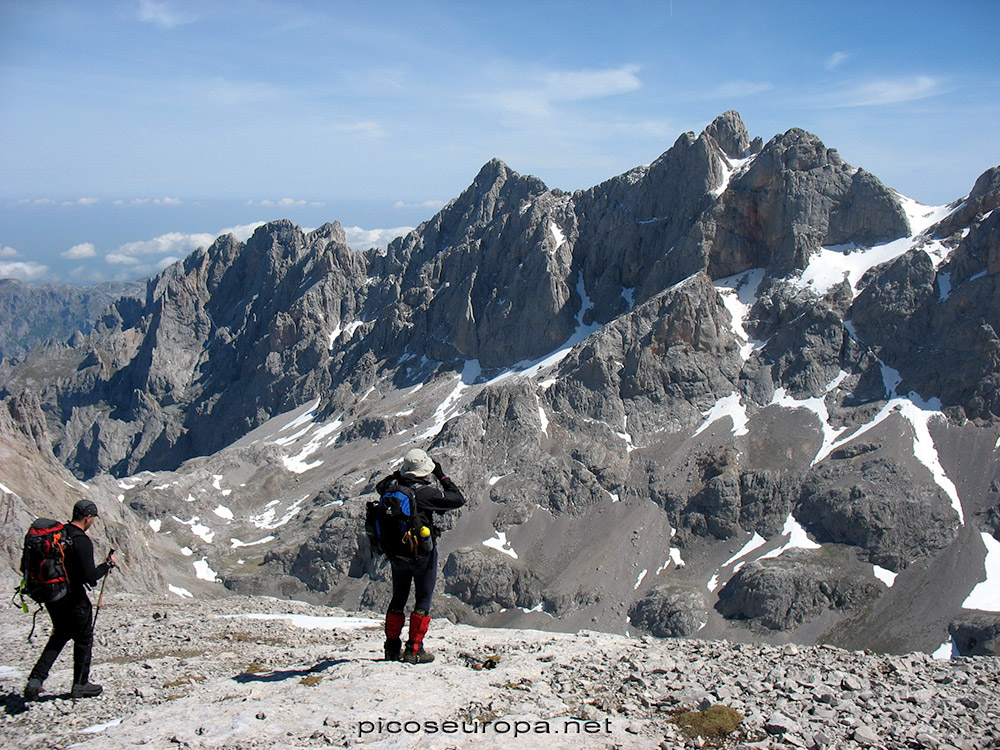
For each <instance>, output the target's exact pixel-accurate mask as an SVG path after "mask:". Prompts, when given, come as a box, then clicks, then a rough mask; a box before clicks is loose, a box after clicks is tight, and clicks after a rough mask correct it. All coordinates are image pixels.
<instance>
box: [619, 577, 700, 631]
mask: <svg viewBox="0 0 1000 750" xmlns="http://www.w3.org/2000/svg"><path fill="white" fill-rule="evenodd" d="M628 618H629V622H631V623H632V624H633V625H634V626H635V627H637V628H642V629H643V630H645V631H647V632H649V633H650V634H652V635H655V636H656V637H657V638H682V637H684V636H690V635H694V634H695V633H697V632H698V630H699V629H700V628H701V626H702V625H704V623H705V598H704V596H703V595H702V593H701V590H700V589H688V588H681V587H677V586H670V585H665V586H657V587H656V588H654V589H652V590H651V591H650V592H649V593H647V594H646V595H645V596H644V597H642V599H640V600H639V601H637V602H636V603H635V604H633V605H632V607H631V609H629V613H628Z"/></svg>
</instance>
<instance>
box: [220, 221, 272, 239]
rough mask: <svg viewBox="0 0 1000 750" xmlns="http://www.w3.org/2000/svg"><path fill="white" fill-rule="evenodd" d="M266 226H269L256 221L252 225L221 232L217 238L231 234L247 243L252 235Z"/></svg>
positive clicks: (264, 222)
mask: <svg viewBox="0 0 1000 750" xmlns="http://www.w3.org/2000/svg"><path fill="white" fill-rule="evenodd" d="M265 224H267V222H266V221H255V222H253V223H252V224H242V225H240V226H235V227H229V228H228V229H223V230H221V231H220V232H219V234H218V235H217V236H220V237H221V236H222V235H226V234H231V235H233V236H234V237H235V238H236V239H238V240H239V241H240V242H246V241H247V240H248V239H250V235H252V234H253V233H254V232H256V231H257V229H258V228H259V227H262V226H264V225H265Z"/></svg>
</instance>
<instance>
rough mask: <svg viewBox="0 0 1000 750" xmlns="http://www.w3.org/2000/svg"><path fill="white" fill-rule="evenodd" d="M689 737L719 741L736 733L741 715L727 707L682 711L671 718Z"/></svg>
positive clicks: (741, 718) (741, 719)
mask: <svg viewBox="0 0 1000 750" xmlns="http://www.w3.org/2000/svg"><path fill="white" fill-rule="evenodd" d="M670 721H672V722H673V723H674V724H677V725H678V726H679V727H680V728H681V729H683V730H684V733H685V734H686V735H688V736H689V737H705V738H706V739H714V740H721V739H722V738H724V737H728V736H729V735H730V734H732V733H733V732H735V731H736V729H737V728H738V727H739V725H740V723H741V722H742V721H743V714H741V713H740V712H739V711H736V710H734V709H732V708H729V706H718V705H716V706H709V707H708V708H706V709H705V710H704V711H684V712H683V713H679V714H677V715H676V716H675V717H674V718H672V719H671V720H670Z"/></svg>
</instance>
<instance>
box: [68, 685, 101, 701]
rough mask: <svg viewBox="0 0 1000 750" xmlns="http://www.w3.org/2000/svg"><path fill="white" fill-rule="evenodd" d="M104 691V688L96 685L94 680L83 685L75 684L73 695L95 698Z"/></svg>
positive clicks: (75, 696)
mask: <svg viewBox="0 0 1000 750" xmlns="http://www.w3.org/2000/svg"><path fill="white" fill-rule="evenodd" d="M102 692H104V688H102V687H101V686H100V685H95V684H94V683H93V682H86V683H84V684H82V685H74V686H73V690H72V693H71V694H72V696H73V697H74V698H94V697H96V696H98V695H100V694H101V693H102Z"/></svg>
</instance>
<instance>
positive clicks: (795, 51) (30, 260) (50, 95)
mask: <svg viewBox="0 0 1000 750" xmlns="http://www.w3.org/2000/svg"><path fill="white" fill-rule="evenodd" d="M998 28H1000V3H998V2H995V1H994V0H981V1H979V2H971V1H966V2H963V1H962V0H954V1H952V2H947V3H944V2H933V3H932V2H923V1H922V0H910V1H909V2H872V1H871V0H868V1H867V2H819V1H817V2H811V1H810V2H804V1H800V2H792V1H778V0H771V1H767V0H762V1H759V2H750V1H749V0H746V1H743V2H737V1H736V0H698V1H695V0H672V2H671V0H663V1H661V2H629V1H628V0H620V1H619V2H613V3H612V2H586V1H580V2H569V1H560V2H546V1H545V0H534V1H533V2H521V1H520V0H505V2H503V3H490V4H486V3H479V2H444V1H443V0H427V1H425V2H422V1H421V0H408V1H407V2H392V1H390V0H383V1H379V0H369V1H368V2H337V1H331V2H318V1H309V0H239V1H238V2H236V1H230V0H214V1H213V2H207V1H206V2H189V1H184V0H94V1H93V2H86V3H82V2H69V1H58V0H32V1H30V2H29V1H27V0H21V1H17V2H13V1H11V0H0V276H16V277H19V278H23V279H28V280H34V281H61V282H70V283H77V284H85V283H93V282H96V281H101V280H106V279H112V278H116V279H118V278H139V277H142V276H145V275H148V274H150V273H154V272H155V271H157V270H158V269H160V268H162V267H163V266H164V265H165V264H167V263H169V262H171V261H172V260H175V259H177V258H180V257H183V256H185V255H186V254H187V253H189V252H190V251H191V250H193V249H194V248H195V247H197V246H198V245H205V244H208V243H210V242H211V240H212V238H213V237H214V236H216V235H218V234H219V233H221V232H223V231H226V230H230V229H235V230H236V232H237V234H238V236H240V235H244V234H246V233H247V232H248V231H249V229H248V227H251V226H252V225H253V224H254V223H255V222H260V221H265V220H272V219H278V218H288V219H291V220H292V221H294V222H296V223H298V224H300V225H302V226H304V227H307V228H311V227H316V226H318V225H320V224H322V223H323V222H326V221H334V220H339V221H340V222H341V223H342V224H344V225H345V226H346V227H351V228H356V229H352V232H351V237H352V242H354V243H356V244H357V245H358V246H363V245H364V244H365V243H366V242H375V241H377V240H378V238H379V232H378V231H375V230H393V229H397V228H399V227H412V226H415V225H416V224H418V223H419V222H420V221H423V220H425V219H428V218H430V217H431V216H432V215H433V214H434V213H435V212H436V211H437V210H438V209H439V208H440V207H441V206H442V205H443V204H444V203H445V202H446V201H448V200H450V199H451V198H454V197H455V196H457V195H458V194H459V193H460V192H461V191H462V190H463V189H464V188H465V187H467V186H468V185H469V184H470V183H471V182H472V180H473V178H474V177H475V175H476V173H477V172H478V171H479V168H480V167H481V166H482V165H483V164H484V163H485V162H487V161H488V160H489V159H491V158H493V157H499V158H501V159H503V160H504V162H506V163H507V164H508V165H509V166H510V167H511V168H512V169H514V170H515V171H517V172H520V173H522V174H532V175H535V176H537V177H539V178H541V179H542V180H543V181H544V182H545V183H546V184H547V185H548V186H549V187H552V188H561V189H564V190H575V189H578V188H587V187H591V186H593V185H596V184H598V183H600V182H602V181H603V180H605V179H608V178H610V177H613V176H615V175H617V174H621V173H622V172H624V171H626V170H628V169H630V168H632V167H634V166H636V165H639V164H645V163H648V162H651V161H653V160H654V159H655V158H656V157H657V156H659V155H660V154H661V153H662V152H664V151H666V150H667V149H668V148H669V147H670V146H671V145H672V144H673V142H674V141H675V140H676V139H677V137H678V136H679V135H680V134H681V133H683V132H685V131H688V130H692V131H695V132H700V131H701V130H702V129H703V128H704V127H705V125H707V124H708V123H709V122H711V120H712V119H714V118H715V117H716V116H717V115H719V114H720V113H722V112H723V111H725V110H727V109H735V110H737V111H739V112H740V114H741V115H742V116H743V119H744V121H745V122H746V124H747V128H748V129H749V131H750V133H751V135H755V136H756V135H759V136H761V137H762V138H763V139H764V140H767V139H769V138H771V137H772V136H773V135H775V134H778V133H782V132H784V131H786V130H788V129H789V128H792V127H801V128H804V129H806V130H809V131H810V132H813V133H815V134H816V135H818V136H819V137H820V138H821V139H822V140H823V141H824V143H825V144H826V145H827V146H829V147H832V148H836V149H838V151H839V152H840V154H841V156H843V157H844V159H846V160H847V161H848V162H850V163H851V164H853V165H855V166H860V167H864V168H865V169H867V170H869V171H871V172H873V173H874V174H876V175H877V176H878V177H879V178H880V179H882V181H883V182H885V183H886V184H887V185H889V186H890V187H893V188H896V189H897V190H899V191H900V192H902V193H904V194H906V195H908V196H909V197H911V198H914V199H916V200H918V201H920V202H922V203H926V204H928V205H939V204H942V203H946V202H949V201H951V200H954V199H956V198H960V197H962V196H964V195H965V194H967V193H968V192H969V190H970V189H971V187H972V185H973V183H974V181H975V179H976V177H978V176H979V175H980V174H981V173H982V172H983V171H985V170H986V169H988V168H989V167H991V166H996V165H997V164H1000V116H998V115H1000V52H998V45H997V44H996V34H997V29H998ZM362 229H363V230H368V232H369V234H367V235H366V234H364V233H363V232H362V231H361V230H362ZM383 234H384V235H391V234H392V232H391V231H390V232H388V233H383Z"/></svg>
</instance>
